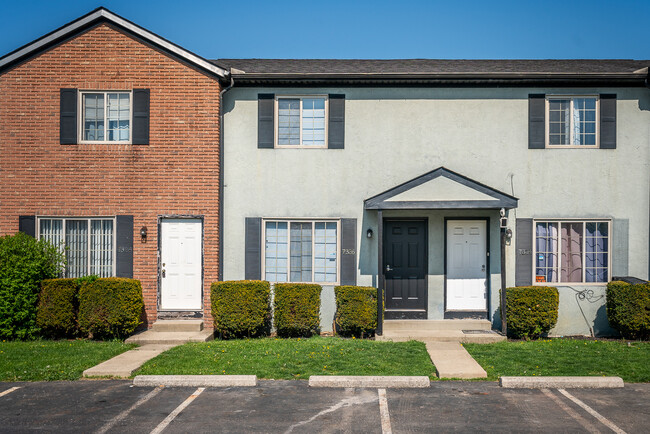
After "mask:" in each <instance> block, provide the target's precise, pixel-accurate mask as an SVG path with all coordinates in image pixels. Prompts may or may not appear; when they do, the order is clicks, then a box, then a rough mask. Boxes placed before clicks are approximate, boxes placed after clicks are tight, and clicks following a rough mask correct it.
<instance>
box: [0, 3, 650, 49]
mask: <svg viewBox="0 0 650 434" xmlns="http://www.w3.org/2000/svg"><path fill="white" fill-rule="evenodd" d="M98 6H105V7H107V8H108V9H110V10H112V11H113V12H115V13H117V14H119V15H121V16H123V17H125V18H127V19H129V20H131V21H133V22H135V23H137V24H139V25H141V26H143V27H145V28H146V29H148V30H151V31H153V32H155V33H157V34H159V35H161V36H163V37H165V38H167V39H169V40H171V41H172V42H175V43H177V44H179V45H181V46H182V47H184V48H187V49H188V50H190V51H193V52H195V53H197V54H199V55H201V56H203V57H206V58H211V59H214V58H219V57H261V58H377V59H388V58H444V59H461V58H469V59H471V58H476V59H516V58H521V59H540V58H560V59H562V58H596V59H602V58H632V59H650V34H649V33H648V31H649V30H650V0H618V1H616V0H611V1H605V0H587V1H585V0H559V1H558V0H549V1H544V0H537V1H529V0H518V1H499V0H493V1H490V0H484V1H462V0H447V1H437V0H432V1H422V0H412V1H411V0H403V1H400V0H392V1H386V0H374V1H355V0H347V1H340V0H321V1H310V0H302V1H286V0H265V1H257V0H246V1H241V0H240V1H236V0H232V1H218V0H213V1H207V0H203V1H192V0H158V1H151V2H149V1H139V0H103V1H102V2H97V1H87V0H47V1H45V0H40V1H36V0H0V16H1V17H2V26H0V55H4V54H6V53H8V52H10V51H12V50H14V49H16V48H18V47H20V46H21V45H24V44H26V43H28V42H30V41H32V40H34V39H36V38H38V37H39V36H42V35H43V34H45V33H48V32H50V31H52V30H54V29H55V28H57V27H60V26H62V25H63V24H65V23H67V22H69V21H72V20H74V19H75V18H77V17H79V16H81V15H83V14H85V13H87V12H89V11H91V10H92V9H95V8H96V7H98Z"/></svg>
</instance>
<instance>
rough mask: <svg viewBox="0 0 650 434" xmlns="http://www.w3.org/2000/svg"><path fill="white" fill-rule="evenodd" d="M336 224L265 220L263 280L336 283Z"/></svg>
mask: <svg viewBox="0 0 650 434" xmlns="http://www.w3.org/2000/svg"><path fill="white" fill-rule="evenodd" d="M338 234H339V222H338V221H332V220H322V221H321V220H317V221H308V220H265V221H264V271H263V275H264V279H265V280H267V281H269V282H314V283H336V282H337V281H338V269H339V266H338V264H339V258H338V245H339V239H338Z"/></svg>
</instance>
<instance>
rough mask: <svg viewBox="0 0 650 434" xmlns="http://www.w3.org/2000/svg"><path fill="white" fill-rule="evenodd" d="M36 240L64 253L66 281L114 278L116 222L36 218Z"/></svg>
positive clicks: (69, 218) (73, 218)
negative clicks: (81, 278)
mask: <svg viewBox="0 0 650 434" xmlns="http://www.w3.org/2000/svg"><path fill="white" fill-rule="evenodd" d="M38 237H39V239H45V240H47V241H49V242H50V243H52V244H54V245H55V246H59V247H60V248H61V249H62V250H64V251H65V259H66V267H65V276H66V277H82V276H88V275H97V276H99V277H111V276H114V275H115V219H114V218H85V217H84V218H81V217H79V218H78V217H66V218H58V217H39V218H38Z"/></svg>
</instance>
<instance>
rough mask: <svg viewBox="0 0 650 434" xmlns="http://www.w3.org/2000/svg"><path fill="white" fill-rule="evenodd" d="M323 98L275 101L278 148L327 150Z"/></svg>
mask: <svg viewBox="0 0 650 434" xmlns="http://www.w3.org/2000/svg"><path fill="white" fill-rule="evenodd" d="M326 107H327V98H326V97H324V96H308V97H307V96H301V97H277V98H276V111H277V119H278V125H277V135H276V146H278V147H305V148H324V147H327V139H326V137H327V131H326V125H327V119H326V113H327V111H326Z"/></svg>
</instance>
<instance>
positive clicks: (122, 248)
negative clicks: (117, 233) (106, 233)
mask: <svg viewBox="0 0 650 434" xmlns="http://www.w3.org/2000/svg"><path fill="white" fill-rule="evenodd" d="M132 251H133V247H118V248H117V252H118V253H125V252H132Z"/></svg>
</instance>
